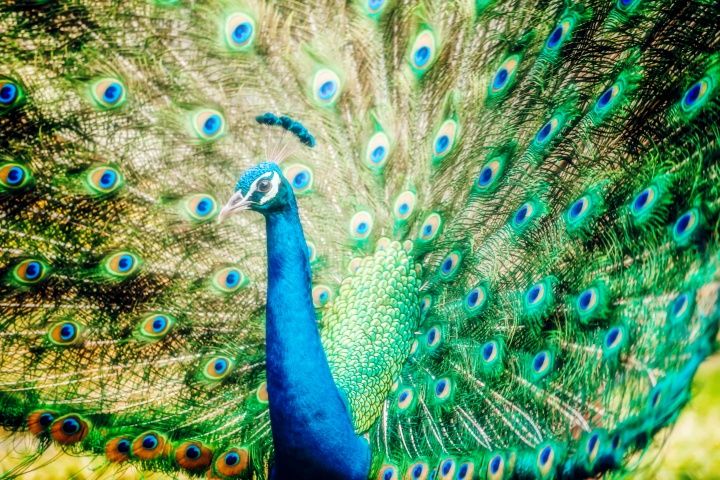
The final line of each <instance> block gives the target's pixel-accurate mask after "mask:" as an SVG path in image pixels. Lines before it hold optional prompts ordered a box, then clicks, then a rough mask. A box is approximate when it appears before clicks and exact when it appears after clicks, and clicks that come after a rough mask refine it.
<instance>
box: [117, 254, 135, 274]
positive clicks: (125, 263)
mask: <svg viewBox="0 0 720 480" xmlns="http://www.w3.org/2000/svg"><path fill="white" fill-rule="evenodd" d="M134 263H135V260H134V259H133V257H132V256H131V255H127V254H125V255H123V256H121V257H120V260H118V270H120V272H127V271H128V270H130V269H131V268H132V266H133V264H134Z"/></svg>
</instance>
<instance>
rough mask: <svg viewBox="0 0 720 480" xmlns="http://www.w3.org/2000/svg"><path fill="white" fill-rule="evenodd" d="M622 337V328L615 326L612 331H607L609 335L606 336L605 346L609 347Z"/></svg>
mask: <svg viewBox="0 0 720 480" xmlns="http://www.w3.org/2000/svg"><path fill="white" fill-rule="evenodd" d="M619 337H620V329H619V328H618V327H613V328H611V329H610V331H609V332H608V333H607V336H606V337H605V346H607V347H608V348H610V347H612V346H613V345H615V342H617V340H618V338H619Z"/></svg>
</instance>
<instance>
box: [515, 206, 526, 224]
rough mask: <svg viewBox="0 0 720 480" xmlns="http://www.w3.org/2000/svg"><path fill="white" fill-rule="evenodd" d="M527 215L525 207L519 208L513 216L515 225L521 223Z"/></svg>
mask: <svg viewBox="0 0 720 480" xmlns="http://www.w3.org/2000/svg"><path fill="white" fill-rule="evenodd" d="M527 213H528V207H527V205H523V206H522V207H520V209H519V210H518V211H517V213H516V214H515V223H517V224H520V223H522V222H523V221H524V220H525V218H526V217H527Z"/></svg>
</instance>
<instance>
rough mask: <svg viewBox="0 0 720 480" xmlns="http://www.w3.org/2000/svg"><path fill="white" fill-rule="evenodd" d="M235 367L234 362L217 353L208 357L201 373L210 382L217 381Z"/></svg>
mask: <svg viewBox="0 0 720 480" xmlns="http://www.w3.org/2000/svg"><path fill="white" fill-rule="evenodd" d="M234 368H235V362H234V361H233V360H232V359H230V358H228V357H225V356H222V355H217V356H214V357H211V358H210V359H208V360H207V361H206V362H205V363H204V365H203V368H202V374H203V376H204V377H205V379H207V380H209V381H211V382H219V381H220V380H222V379H224V378H225V377H227V376H228V375H230V373H232V371H233V370H234Z"/></svg>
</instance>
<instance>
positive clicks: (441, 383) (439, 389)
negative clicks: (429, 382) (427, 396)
mask: <svg viewBox="0 0 720 480" xmlns="http://www.w3.org/2000/svg"><path fill="white" fill-rule="evenodd" d="M445 387H447V382H446V381H445V380H440V381H439V382H438V383H437V385H435V395H440V394H442V393H443V392H444V391H445Z"/></svg>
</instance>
